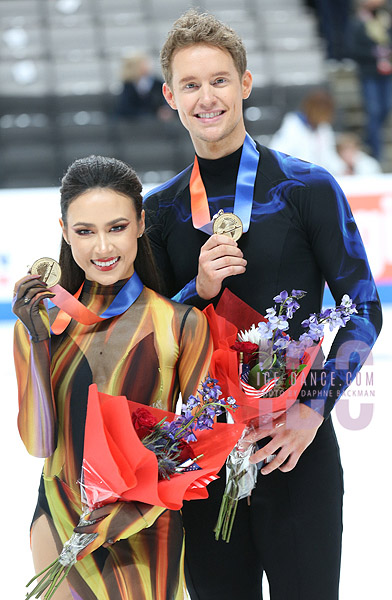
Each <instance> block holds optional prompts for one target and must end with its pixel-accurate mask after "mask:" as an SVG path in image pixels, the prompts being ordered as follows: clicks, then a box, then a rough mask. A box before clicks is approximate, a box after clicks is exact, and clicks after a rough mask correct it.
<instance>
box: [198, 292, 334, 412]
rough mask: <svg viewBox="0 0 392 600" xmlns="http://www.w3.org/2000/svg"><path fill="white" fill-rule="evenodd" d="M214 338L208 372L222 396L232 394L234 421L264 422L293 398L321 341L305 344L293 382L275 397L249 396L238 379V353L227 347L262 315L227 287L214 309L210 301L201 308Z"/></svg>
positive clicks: (292, 401)
mask: <svg viewBox="0 0 392 600" xmlns="http://www.w3.org/2000/svg"><path fill="white" fill-rule="evenodd" d="M203 312H204V314H205V315H206V317H207V319H208V323H209V326H210V331H211V334H212V337H213V342H214V352H213V355H212V361H211V365H210V375H211V377H214V378H215V379H217V380H218V381H219V385H220V386H221V388H222V394H223V396H224V397H227V396H233V397H234V398H235V399H236V403H237V405H238V408H237V409H236V411H235V412H233V413H232V416H233V419H234V421H235V422H236V423H248V422H249V421H250V420H252V421H254V420H256V419H259V421H260V422H261V423H268V421H270V420H272V419H276V418H277V417H278V416H279V415H281V414H282V413H284V412H285V411H287V410H288V409H289V408H290V406H292V405H293V404H294V402H295V401H296V400H297V398H298V395H299V392H300V390H301V387H302V385H303V383H304V381H305V379H306V376H307V375H308V373H309V371H310V369H311V367H312V364H313V362H314V360H315V358H316V356H317V354H318V353H319V351H320V346H321V342H322V340H321V341H320V343H319V344H316V345H314V346H312V347H311V348H308V349H307V351H306V352H305V354H304V357H303V359H302V361H301V362H302V363H305V364H306V367H305V368H304V369H303V371H302V372H301V373H300V375H299V376H298V377H297V380H296V381H295V383H294V384H293V385H292V386H290V387H289V388H288V389H287V390H286V391H285V392H284V393H283V394H281V395H280V396H277V397H276V398H252V397H250V396H249V395H247V394H245V392H244V391H243V390H242V388H241V386H240V383H239V375H238V355H237V352H236V350H233V349H232V348H231V347H232V346H233V344H234V342H235V341H236V339H237V333H238V331H240V330H246V329H250V327H251V326H252V324H255V325H256V326H257V324H258V323H260V321H265V318H264V317H263V316H262V315H260V314H259V313H258V312H257V311H255V310H254V309H253V308H251V307H250V306H248V304H246V303H245V302H243V300H241V299H240V298H238V296H236V295H235V294H233V293H232V292H230V290H228V289H227V288H226V289H225V290H224V291H223V293H222V296H221V298H220V300H219V302H218V304H217V306H216V308H215V309H214V307H213V306H212V304H210V305H208V306H207V308H205V309H204V311H203Z"/></svg>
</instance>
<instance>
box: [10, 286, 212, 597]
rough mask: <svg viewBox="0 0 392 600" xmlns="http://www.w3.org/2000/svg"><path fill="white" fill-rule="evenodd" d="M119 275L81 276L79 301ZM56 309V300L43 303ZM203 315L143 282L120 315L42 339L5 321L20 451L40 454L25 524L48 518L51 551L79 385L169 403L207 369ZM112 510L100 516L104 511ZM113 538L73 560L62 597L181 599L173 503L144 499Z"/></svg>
mask: <svg viewBox="0 0 392 600" xmlns="http://www.w3.org/2000/svg"><path fill="white" fill-rule="evenodd" d="M123 284H124V281H121V282H118V283H116V284H114V285H112V286H101V285H99V284H97V283H92V282H89V281H86V282H85V284H84V288H83V291H82V295H81V297H80V300H81V302H82V303H83V304H84V305H85V306H87V307H88V308H90V309H91V310H93V311H94V312H95V313H97V314H100V313H102V312H103V311H104V310H106V308H107V307H108V306H109V305H110V304H111V302H112V301H113V299H114V297H115V296H116V294H117V293H118V292H119V290H120V289H121V287H122V286H123ZM53 312H54V313H56V312H57V309H53ZM211 350H212V346H211V342H210V337H209V332H208V326H207V321H206V319H205V317H204V315H203V314H202V313H201V312H199V311H198V310H197V309H195V308H190V307H188V306H185V305H181V304H177V303H175V302H172V301H170V300H167V299H166V298H164V297H162V296H160V295H159V294H157V293H155V292H153V291H152V290H150V289H148V288H143V290H142V292H141V294H140V296H139V297H138V298H137V300H136V301H135V302H134V303H133V304H132V305H131V306H130V308H128V309H127V310H126V311H125V312H124V313H123V314H121V315H119V316H117V317H113V318H109V319H106V320H105V321H102V322H99V323H97V324H94V325H90V326H86V325H82V324H80V323H78V322H76V321H74V320H72V321H71V322H70V324H69V325H68V327H67V328H66V330H65V331H64V333H62V334H60V335H58V336H52V338H51V340H50V342H49V341H44V342H38V343H31V342H30V338H29V335H28V332H27V330H26V328H25V327H24V325H23V324H22V323H21V322H20V321H18V322H17V323H16V327H15V364H16V371H17V379H18V389H19V421H18V424H19V431H20V435H21V437H22V439H23V442H24V444H25V445H26V447H27V449H28V451H29V452H30V453H31V454H33V455H35V456H42V457H46V460H45V464H44V470H43V476H42V479H41V484H40V489H39V498H38V504H37V508H36V512H35V515H34V519H33V523H34V522H35V521H36V520H37V519H38V518H39V517H40V516H41V515H43V514H45V515H47V516H48V517H49V523H50V528H48V535H51V536H53V538H54V539H55V542H56V546H57V549H58V551H61V548H62V545H63V543H64V542H65V541H66V540H67V539H69V537H70V536H71V534H72V530H73V528H74V527H75V526H76V525H77V523H78V520H79V516H80V514H81V510H82V508H81V500H80V489H79V485H78V484H77V480H78V479H79V477H80V472H81V463H82V455H83V440H84V423H85V416H86V407H87V395H88V386H89V385H90V384H91V383H96V384H97V386H98V390H99V391H100V392H104V393H107V394H112V395H125V396H126V397H127V398H129V399H131V400H134V401H137V402H140V403H141V404H144V405H152V406H155V407H157V408H161V409H164V410H169V411H173V410H174V409H175V403H176V400H177V397H178V392H179V391H180V392H181V394H182V396H183V397H184V398H187V397H188V395H189V394H191V393H195V391H196V390H197V388H198V386H199V384H200V381H201V380H202V379H203V378H204V376H205V375H206V373H207V370H208V364H209V360H210V356H211ZM112 516H113V518H119V517H118V516H117V517H116V516H115V515H109V517H107V519H110V518H112ZM122 537H123V538H124V539H121V540H119V541H117V542H116V543H114V544H113V545H112V546H109V547H108V548H104V547H102V546H101V547H100V548H99V549H98V550H96V551H94V552H93V553H92V554H90V555H88V556H86V557H85V558H84V559H83V560H81V561H78V562H77V563H76V565H75V566H74V567H73V568H72V569H71V572H70V575H69V577H68V585H69V586H70V592H71V594H72V595H70V597H72V598H75V599H78V600H79V599H83V600H90V599H91V600H92V599H99V600H109V599H110V600H129V599H135V600H164V599H165V600H177V599H180V598H181V599H182V598H184V597H185V596H184V580H183V567H182V563H183V530H182V525H181V517H180V513H179V512H174V511H168V510H166V511H165V510H164V509H163V508H160V507H150V508H149V509H148V510H147V512H145V513H144V515H143V517H140V518H139V519H138V520H137V521H136V522H132V523H131V524H128V526H125V527H124V528H123V531H122Z"/></svg>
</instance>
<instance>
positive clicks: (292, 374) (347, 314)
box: [206, 290, 356, 542]
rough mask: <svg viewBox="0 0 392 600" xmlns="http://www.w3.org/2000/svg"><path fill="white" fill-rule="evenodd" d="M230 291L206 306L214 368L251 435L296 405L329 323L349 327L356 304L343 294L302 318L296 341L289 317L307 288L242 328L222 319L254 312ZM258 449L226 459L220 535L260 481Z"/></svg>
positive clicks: (226, 534)
mask: <svg viewBox="0 0 392 600" xmlns="http://www.w3.org/2000/svg"><path fill="white" fill-rule="evenodd" d="M225 294H226V298H223V296H222V299H223V307H219V304H218V307H217V313H218V316H217V315H215V314H214V313H213V312H212V311H211V309H209V308H207V309H206V313H207V316H208V318H209V321H210V327H211V329H212V330H213V331H214V343H215V351H214V355H213V363H212V372H213V373H214V374H215V376H219V378H220V380H221V381H224V382H225V386H226V387H225V392H229V393H230V394H233V395H235V397H236V401H237V403H238V405H239V407H238V410H237V411H236V414H235V416H234V419H235V420H236V421H237V420H239V421H242V422H243V423H246V424H247V431H246V432H245V435H247V434H249V432H250V429H252V427H253V424H254V423H255V424H257V425H259V424H265V423H268V422H269V421H271V420H273V419H275V418H277V417H278V416H279V415H281V414H282V413H283V412H285V411H287V410H288V409H289V408H290V406H292V404H294V402H295V401H296V400H297V397H298V394H299V392H300V389H301V387H302V386H303V384H304V383H305V380H306V377H307V375H308V373H309V371H310V368H311V366H312V364H313V362H314V360H315V358H316V356H317V354H318V352H319V350H320V346H321V343H322V339H323V331H324V327H325V325H327V324H328V325H329V328H330V330H331V331H332V330H333V329H334V328H336V327H344V326H345V325H346V323H347V322H348V321H349V320H350V318H351V315H352V314H353V313H355V312H356V308H355V304H353V303H352V301H351V299H350V298H349V296H347V295H344V296H343V298H342V301H341V304H340V305H339V306H336V307H335V308H328V309H326V310H324V311H322V312H320V313H317V314H316V313H314V314H311V315H310V316H309V317H308V319H306V320H304V321H302V326H303V327H304V333H303V334H302V335H300V337H299V339H298V340H294V339H292V338H291V337H290V335H289V333H288V330H289V320H290V319H292V317H293V315H294V313H295V312H296V311H297V310H298V308H299V302H298V300H300V299H301V298H303V297H304V296H305V295H306V292H305V291H302V290H292V292H291V293H290V294H289V293H288V292H287V291H286V290H284V291H282V292H281V293H280V294H278V295H277V296H275V297H274V302H275V305H274V306H273V307H271V308H268V309H267V311H266V314H265V316H264V317H260V315H258V316H259V318H258V319H257V321H256V322H253V323H252V324H250V323H249V321H248V325H247V326H245V327H244V328H243V329H239V327H237V328H235V329H236V331H235V332H234V331H233V329H232V328H230V324H227V323H222V321H220V319H222V318H223V317H224V316H227V317H228V315H231V316H230V318H231V319H232V320H235V321H236V322H237V323H238V322H241V324H243V323H244V319H245V320H246V318H247V314H248V315H249V314H250V313H251V314H252V317H253V318H254V317H255V315H254V311H253V309H250V310H248V308H249V307H247V305H246V304H245V303H243V302H242V301H241V300H240V299H239V298H237V297H236V296H234V295H233V294H231V292H227V290H225ZM227 309H229V310H227ZM233 315H234V318H233ZM255 451H256V445H255V444H253V446H249V447H248V448H247V450H246V451H243V450H241V446H240V444H237V445H236V446H235V448H234V449H233V450H232V452H231V453H230V455H229V457H228V459H227V462H226V468H227V485H226V489H225V492H224V496H223V499H222V503H221V508H220V512H219V516H218V521H217V524H216V527H215V537H216V539H217V540H218V539H219V537H222V539H223V540H225V541H227V542H228V541H229V540H230V533H231V529H232V526H233V522H234V518H235V511H236V507H237V502H238V500H239V499H241V498H244V497H246V496H248V495H249V493H250V492H251V490H252V489H253V487H254V486H255V483H256V478H257V466H256V465H252V464H250V463H249V458H250V455H251V454H252V453H253V452H255ZM272 458H273V457H269V458H268V459H266V461H267V462H269V460H272Z"/></svg>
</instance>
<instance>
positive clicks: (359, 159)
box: [336, 133, 381, 175]
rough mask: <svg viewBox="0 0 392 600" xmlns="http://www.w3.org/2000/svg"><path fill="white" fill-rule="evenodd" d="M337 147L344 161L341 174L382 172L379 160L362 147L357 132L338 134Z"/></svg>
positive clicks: (375, 173)
mask: <svg viewBox="0 0 392 600" xmlns="http://www.w3.org/2000/svg"><path fill="white" fill-rule="evenodd" d="M336 149H337V151H338V154H339V156H340V158H341V159H342V160H343V162H344V171H342V173H340V174H341V175H377V174H378V173H381V167H380V164H379V162H378V161H377V160H376V159H375V158H373V157H372V156H369V155H368V154H366V153H365V152H363V150H362V149H361V141H360V139H359V136H357V135H356V134H355V133H341V134H340V135H338V136H337V142H336Z"/></svg>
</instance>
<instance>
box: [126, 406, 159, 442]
mask: <svg viewBox="0 0 392 600" xmlns="http://www.w3.org/2000/svg"><path fill="white" fill-rule="evenodd" d="M132 423H133V426H134V428H135V431H136V433H137V436H138V438H139V439H140V440H142V439H143V438H145V437H146V436H147V435H148V434H149V433H151V432H152V431H153V429H154V426H155V425H156V424H157V423H158V421H157V420H156V419H155V417H154V416H153V415H152V414H151V413H150V411H149V410H147V409H146V408H137V409H136V410H135V411H134V412H133V413H132Z"/></svg>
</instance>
